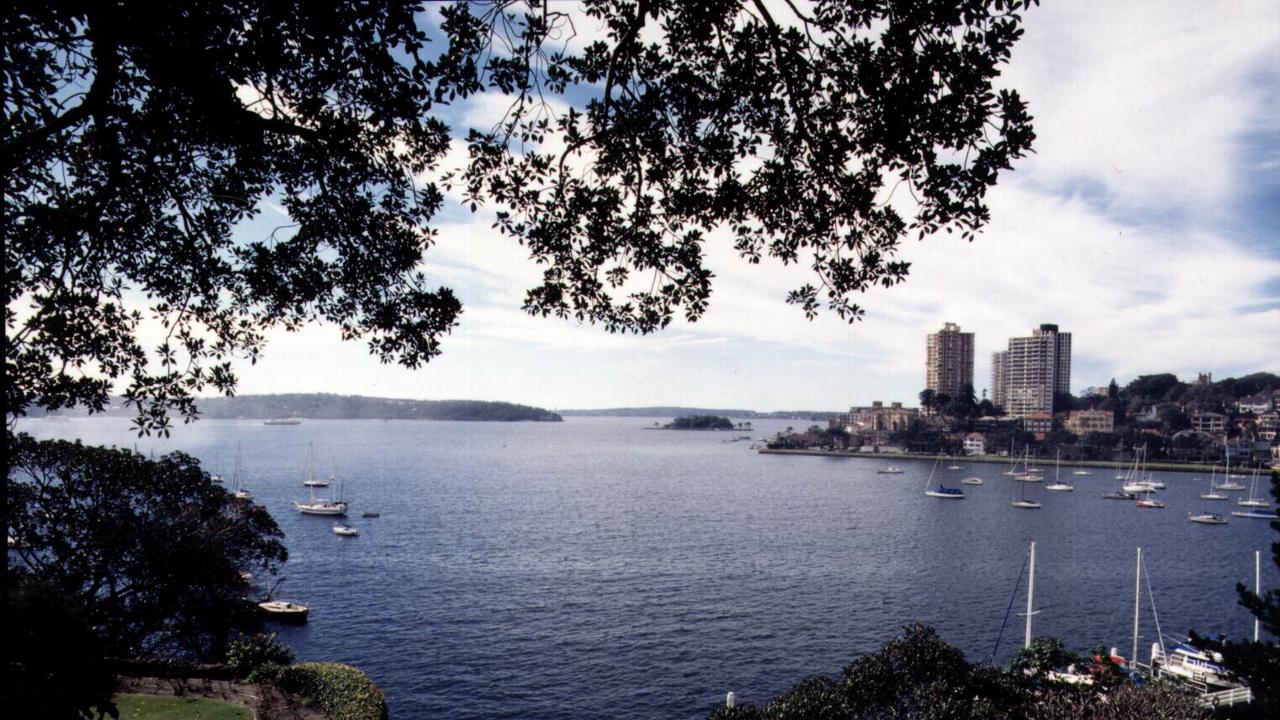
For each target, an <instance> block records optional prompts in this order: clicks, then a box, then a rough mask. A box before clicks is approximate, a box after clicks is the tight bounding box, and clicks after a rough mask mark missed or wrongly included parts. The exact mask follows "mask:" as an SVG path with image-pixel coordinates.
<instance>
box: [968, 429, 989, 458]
mask: <svg viewBox="0 0 1280 720" xmlns="http://www.w3.org/2000/svg"><path fill="white" fill-rule="evenodd" d="M964 454H965V455H986V454H987V436H986V435H983V434H982V433H978V432H971V433H969V434H968V435H965V436H964Z"/></svg>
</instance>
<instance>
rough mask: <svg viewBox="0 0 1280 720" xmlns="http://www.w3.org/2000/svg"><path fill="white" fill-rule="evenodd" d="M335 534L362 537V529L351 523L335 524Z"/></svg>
mask: <svg viewBox="0 0 1280 720" xmlns="http://www.w3.org/2000/svg"><path fill="white" fill-rule="evenodd" d="M333 534H334V535H337V536H339V537H360V531H359V530H357V529H356V528H353V527H351V526H350V525H334V526H333Z"/></svg>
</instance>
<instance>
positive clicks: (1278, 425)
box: [1257, 412, 1280, 440]
mask: <svg viewBox="0 0 1280 720" xmlns="http://www.w3.org/2000/svg"><path fill="white" fill-rule="evenodd" d="M1257 433H1258V438H1259V439H1262V440H1275V439H1276V435H1277V434H1280V412H1268V413H1262V414H1261V415H1259V416H1258V425H1257Z"/></svg>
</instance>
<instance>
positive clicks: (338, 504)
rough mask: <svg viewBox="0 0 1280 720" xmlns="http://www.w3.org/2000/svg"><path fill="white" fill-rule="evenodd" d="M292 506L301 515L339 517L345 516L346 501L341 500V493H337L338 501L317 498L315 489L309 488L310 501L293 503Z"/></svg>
mask: <svg viewBox="0 0 1280 720" xmlns="http://www.w3.org/2000/svg"><path fill="white" fill-rule="evenodd" d="M293 506H294V507H295V508H297V509H298V512H300V513H302V514H303V515H334V516H339V517H341V516H343V515H346V514H347V501H345V500H342V499H341V492H339V499H338V500H334V499H332V498H328V499H326V498H317V497H316V490H315V488H311V499H309V500H307V501H306V502H295V503H294V504H293Z"/></svg>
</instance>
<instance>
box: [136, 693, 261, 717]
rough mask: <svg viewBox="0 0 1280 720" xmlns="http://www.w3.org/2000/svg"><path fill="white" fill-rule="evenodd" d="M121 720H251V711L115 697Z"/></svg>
mask: <svg viewBox="0 0 1280 720" xmlns="http://www.w3.org/2000/svg"><path fill="white" fill-rule="evenodd" d="M115 701H116V707H118V708H120V720H251V719H252V718H253V713H252V712H250V711H249V708H245V707H241V706H239V705H232V704H231V703H229V702H223V701H221V700H207V699H205V698H192V697H168V696H163V695H127V694H124V693H121V694H119V695H116V696H115Z"/></svg>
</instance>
